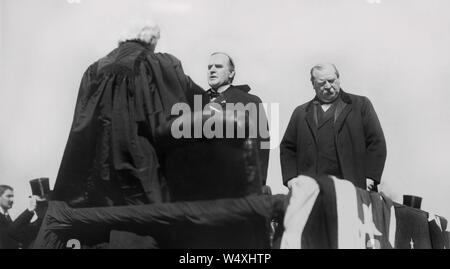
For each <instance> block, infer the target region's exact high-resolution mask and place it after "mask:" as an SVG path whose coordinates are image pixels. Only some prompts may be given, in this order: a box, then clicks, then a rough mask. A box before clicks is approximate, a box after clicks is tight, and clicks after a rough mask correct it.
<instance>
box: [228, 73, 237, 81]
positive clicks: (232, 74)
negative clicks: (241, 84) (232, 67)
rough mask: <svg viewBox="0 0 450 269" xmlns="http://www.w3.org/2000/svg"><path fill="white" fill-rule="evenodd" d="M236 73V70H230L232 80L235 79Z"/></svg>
mask: <svg viewBox="0 0 450 269" xmlns="http://www.w3.org/2000/svg"><path fill="white" fill-rule="evenodd" d="M235 75H236V71H233V72H230V75H229V76H228V78H229V79H230V80H232V79H234V76H235Z"/></svg>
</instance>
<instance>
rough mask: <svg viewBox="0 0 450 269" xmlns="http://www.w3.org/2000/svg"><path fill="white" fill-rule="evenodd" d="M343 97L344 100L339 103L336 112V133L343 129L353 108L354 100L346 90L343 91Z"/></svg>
mask: <svg viewBox="0 0 450 269" xmlns="http://www.w3.org/2000/svg"><path fill="white" fill-rule="evenodd" d="M341 98H342V100H341V101H340V102H339V103H338V104H337V106H336V111H335V114H334V120H335V122H334V129H335V131H336V134H338V133H339V132H340V131H341V129H342V126H343V125H344V122H345V119H346V118H347V116H348V114H349V113H350V112H351V111H352V110H353V106H352V101H351V100H350V98H349V96H348V95H347V94H346V93H345V92H342V94H341Z"/></svg>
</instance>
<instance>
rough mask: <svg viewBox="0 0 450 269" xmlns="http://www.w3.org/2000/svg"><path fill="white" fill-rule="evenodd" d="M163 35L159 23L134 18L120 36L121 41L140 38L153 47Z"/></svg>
mask: <svg viewBox="0 0 450 269" xmlns="http://www.w3.org/2000/svg"><path fill="white" fill-rule="evenodd" d="M160 37H161V30H160V28H159V26H158V24H157V23H156V22H155V21H153V20H133V21H131V23H130V24H129V26H128V27H127V29H126V30H124V31H123V32H122V34H121V37H120V38H119V43H123V42H126V41H130V40H139V41H142V42H145V43H147V44H149V45H152V46H153V47H156V44H157V43H158V41H159V38H160Z"/></svg>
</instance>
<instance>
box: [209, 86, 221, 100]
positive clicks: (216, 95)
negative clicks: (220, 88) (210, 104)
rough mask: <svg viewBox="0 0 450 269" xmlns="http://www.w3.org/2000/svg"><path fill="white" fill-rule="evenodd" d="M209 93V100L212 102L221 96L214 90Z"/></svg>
mask: <svg viewBox="0 0 450 269" xmlns="http://www.w3.org/2000/svg"><path fill="white" fill-rule="evenodd" d="M207 93H208V96H209V99H211V100H212V99H214V98H217V97H219V96H220V93H218V92H217V91H215V90H213V89H210V90H208V92H207Z"/></svg>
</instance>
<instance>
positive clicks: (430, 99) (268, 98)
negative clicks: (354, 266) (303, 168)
mask: <svg viewBox="0 0 450 269" xmlns="http://www.w3.org/2000/svg"><path fill="white" fill-rule="evenodd" d="M371 2H374V3H371ZM377 2H379V3H377ZM449 10H450V1H448V0H378V1H375V0H342V1H336V0H314V1H312V0H308V1H306V0H302V1H299V0H274V1H272V0H266V1H264V0H263V1H261V0H247V1H245V0H191V1H184V0H183V1H182V0H178V1H177V0H172V1H168V0H155V1H148V0H147V1H145V0H127V1H118V0H116V1H112V0H39V1H36V0H0V76H1V77H0V87H1V88H0V89H1V90H0V102H1V103H0V126H1V132H0V183H3V184H10V185H12V186H13V187H15V189H16V204H15V207H14V210H13V211H12V212H11V213H12V215H13V216H14V215H17V214H18V213H20V212H19V211H22V210H24V208H25V206H26V197H28V195H29V194H30V192H31V190H30V186H29V183H28V181H29V180H30V179H33V178H36V177H49V178H50V179H51V182H52V184H53V183H54V180H55V177H56V175H57V172H58V168H59V164H60V161H61V158H62V154H63V151H64V147H65V145H66V142H67V137H68V133H69V129H70V125H71V122H72V117H73V110H74V106H75V101H76V96H77V92H78V86H79V83H80V79H81V76H82V74H83V72H84V70H85V69H86V68H87V67H88V65H89V64H91V63H92V62H93V61H95V60H97V59H98V58H100V57H103V56H104V55H105V54H107V53H108V52H109V51H111V50H112V49H113V48H115V45H116V41H117V39H118V36H119V34H120V32H121V31H122V29H123V25H124V24H125V23H126V22H128V21H129V20H130V19H132V18H137V17H140V18H151V17H153V18H154V19H156V20H157V21H158V22H159V24H160V26H161V28H162V38H161V41H160V44H159V46H158V48H157V51H162V52H169V53H171V54H174V55H175V56H177V57H178V58H179V59H180V60H181V61H182V63H183V65H184V68H185V71H186V73H187V74H189V75H190V76H191V77H192V78H193V79H194V81H196V82H197V83H198V84H199V85H201V86H203V87H205V88H206V87H207V84H206V66H207V61H208V56H209V54H210V53H212V52H215V51H225V52H228V53H229V54H231V55H232V56H233V57H234V59H235V62H236V65H237V77H236V80H235V84H249V85H250V86H251V87H252V89H253V93H254V94H256V95H258V96H260V97H261V98H262V100H263V101H265V102H275V103H279V104H280V124H279V128H280V131H279V134H280V136H279V139H281V136H282V135H283V134H284V131H285V129H286V126H287V123H288V120H289V118H290V116H291V113H292V111H293V110H294V108H295V107H296V106H298V105H300V104H302V103H304V102H307V101H309V100H310V99H312V98H313V95H314V92H313V89H312V87H311V85H310V82H309V70H310V68H311V67H312V66H313V65H314V64H315V63H318V62H322V61H325V62H333V63H335V64H336V65H337V66H338V68H339V69H340V72H341V78H342V86H343V88H344V89H345V90H346V91H348V92H351V93H355V94H359V95H365V96H368V97H369V98H370V99H371V101H372V103H373V104H374V106H375V109H376V111H377V113H378V116H379V118H380V121H381V124H382V126H383V129H384V132H385V136H386V140H387V145H388V158H387V162H386V168H385V172H384V175H383V184H382V186H381V189H382V191H384V192H385V193H387V194H388V195H389V196H390V197H391V198H392V199H394V200H396V201H398V202H401V201H402V195H403V194H414V195H418V196H422V197H423V198H424V201H423V206H422V208H423V209H424V210H428V211H431V212H435V213H438V214H441V215H443V216H445V217H447V218H449V217H450V204H449V200H450V199H449V198H450V194H449V193H450V175H449V172H448V171H449V170H448V169H449V167H450V157H449V153H450V142H449V138H450V121H449V116H450V105H449V100H450V90H449V89H448V83H447V80H448V79H449V77H450V16H448V11H449ZM278 142H279V141H277V143H278ZM270 157H271V159H270V167H269V180H268V183H269V185H271V186H272V188H273V190H274V192H275V193H281V192H286V189H285V188H284V187H283V186H282V183H281V168H280V159H279V149H278V148H276V149H275V150H273V151H272V152H271V156H270Z"/></svg>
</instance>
